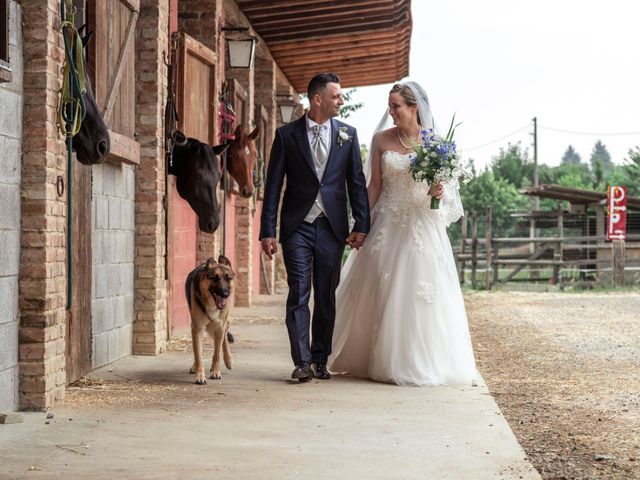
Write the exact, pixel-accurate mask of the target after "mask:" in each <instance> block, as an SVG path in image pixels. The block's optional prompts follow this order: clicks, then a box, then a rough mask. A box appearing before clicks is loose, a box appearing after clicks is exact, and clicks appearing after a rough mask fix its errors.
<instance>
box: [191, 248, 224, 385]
mask: <svg viewBox="0 0 640 480" xmlns="http://www.w3.org/2000/svg"><path fill="white" fill-rule="evenodd" d="M233 277H234V273H233V270H232V269H231V262H229V259H228V258H227V257H225V256H223V255H220V257H218V261H217V262H216V261H215V260H214V259H213V258H209V259H208V260H207V262H206V263H203V264H202V265H200V266H199V267H197V268H196V269H195V270H193V271H191V272H190V273H189V275H188V276H187V281H186V282H185V293H186V295H187V303H188V305H189V313H190V314H191V340H192V342H193V356H194V362H193V367H191V373H195V374H196V383H197V384H198V385H204V384H205V383H207V377H206V376H205V374H204V363H203V362H202V340H203V337H204V332H205V330H206V331H207V333H208V334H209V338H211V339H212V340H213V358H212V359H211V371H210V374H211V376H210V377H209V378H212V379H216V380H218V379H220V378H222V375H221V374H220V355H221V354H222V356H223V358H224V364H225V366H226V367H227V368H228V369H229V370H231V351H230V350H229V338H228V336H227V332H228V330H229V306H228V305H227V299H228V298H229V295H231V290H232V289H233Z"/></svg>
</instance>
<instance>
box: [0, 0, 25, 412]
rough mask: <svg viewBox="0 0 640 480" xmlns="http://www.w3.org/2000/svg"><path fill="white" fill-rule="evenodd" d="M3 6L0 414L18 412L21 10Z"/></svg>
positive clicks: (0, 112)
mask: <svg viewBox="0 0 640 480" xmlns="http://www.w3.org/2000/svg"><path fill="white" fill-rule="evenodd" d="M9 5H10V7H9V57H10V64H11V70H12V73H11V75H12V81H11V82H10V83H0V159H2V160H0V204H1V205H2V209H1V210H0V245H2V248H1V249H0V411H3V410H4V411H7V410H16V409H17V408H18V327H19V316H18V272H19V269H20V171H21V169H20V154H21V149H22V148H21V142H22V101H23V96H22V31H21V25H22V19H21V16H22V12H21V8H20V6H19V5H18V4H17V3H16V2H14V1H11V2H9Z"/></svg>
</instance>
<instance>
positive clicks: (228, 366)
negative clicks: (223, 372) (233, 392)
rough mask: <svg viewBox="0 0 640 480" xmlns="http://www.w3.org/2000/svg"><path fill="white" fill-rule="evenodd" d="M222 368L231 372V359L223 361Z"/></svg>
mask: <svg viewBox="0 0 640 480" xmlns="http://www.w3.org/2000/svg"><path fill="white" fill-rule="evenodd" d="M224 366H225V367H227V370H231V359H228V360H227V359H225V361H224Z"/></svg>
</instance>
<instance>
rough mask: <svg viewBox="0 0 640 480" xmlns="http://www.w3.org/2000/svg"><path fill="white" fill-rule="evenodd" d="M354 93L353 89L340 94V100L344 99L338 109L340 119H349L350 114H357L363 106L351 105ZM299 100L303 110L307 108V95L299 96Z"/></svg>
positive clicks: (360, 103)
mask: <svg viewBox="0 0 640 480" xmlns="http://www.w3.org/2000/svg"><path fill="white" fill-rule="evenodd" d="M355 92H356V89H355V88H350V89H349V90H344V91H343V92H342V98H344V104H343V105H342V106H341V107H340V117H341V118H343V119H345V118H349V117H350V116H351V114H352V113H354V112H357V111H358V110H360V109H361V108H362V107H363V106H364V103H363V102H358V103H352V98H353V94H354V93H355ZM300 99H301V100H302V104H303V105H304V108H305V110H306V109H308V108H309V95H307V94H306V93H301V94H300Z"/></svg>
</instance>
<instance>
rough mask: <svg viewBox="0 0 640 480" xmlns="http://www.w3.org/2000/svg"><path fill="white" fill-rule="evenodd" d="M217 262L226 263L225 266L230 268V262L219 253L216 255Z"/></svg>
mask: <svg viewBox="0 0 640 480" xmlns="http://www.w3.org/2000/svg"><path fill="white" fill-rule="evenodd" d="M218 263H221V264H222V265H226V266H227V267H229V268H231V262H230V261H229V259H228V258H227V257H225V256H224V255H220V256H219V257H218Z"/></svg>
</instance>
